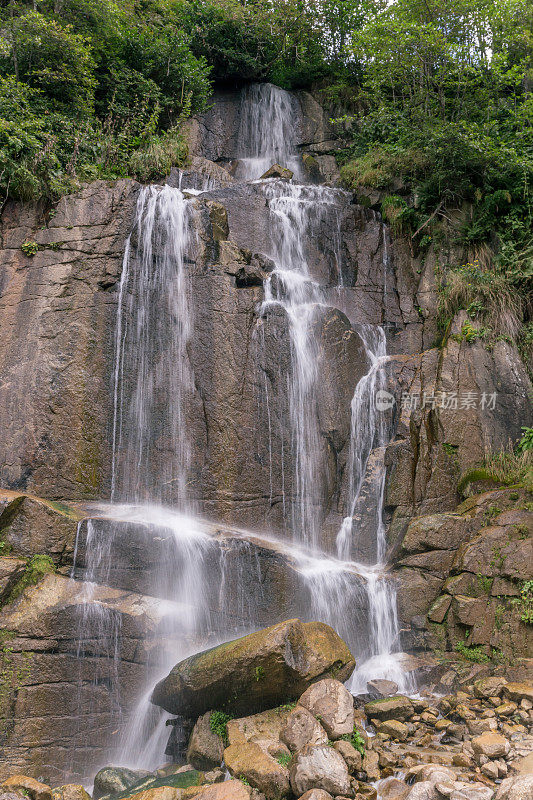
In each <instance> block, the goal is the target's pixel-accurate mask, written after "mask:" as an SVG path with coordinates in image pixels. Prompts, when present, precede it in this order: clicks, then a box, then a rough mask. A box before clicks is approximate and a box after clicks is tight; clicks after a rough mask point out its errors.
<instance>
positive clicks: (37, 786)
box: [2, 775, 52, 800]
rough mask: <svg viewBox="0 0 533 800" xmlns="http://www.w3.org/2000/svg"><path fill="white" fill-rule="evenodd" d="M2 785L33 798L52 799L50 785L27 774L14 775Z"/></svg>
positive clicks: (33, 799) (38, 799) (37, 799)
mask: <svg viewBox="0 0 533 800" xmlns="http://www.w3.org/2000/svg"><path fill="white" fill-rule="evenodd" d="M2 786H3V787H4V789H7V790H8V791H15V792H17V791H18V792H21V793H22V794H24V795H26V797H30V798H31V800H52V789H51V788H50V786H48V785H47V784H46V783H41V782H40V781H37V780H35V778H30V777H28V776H27V775H12V776H11V777H10V778H8V779H7V780H5V781H4V782H3V783H2Z"/></svg>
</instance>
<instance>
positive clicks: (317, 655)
mask: <svg viewBox="0 0 533 800" xmlns="http://www.w3.org/2000/svg"><path fill="white" fill-rule="evenodd" d="M354 666H355V662H354V659H353V656H352V654H351V653H350V651H349V650H348V648H347V647H346V645H345V644H344V642H343V641H342V639H340V637H339V636H338V635H337V634H336V633H335V631H334V630H333V629H332V628H330V627H329V625H325V624H323V623H302V622H300V620H297V619H293V620H288V621H286V622H280V623H278V624H277V625H273V626H271V627H270V628H265V629H263V630H260V631H257V632H256V633H252V634H249V635H248V636H244V637H242V638H241V639H237V640H234V641H231V642H226V643H225V644H223V645H219V646H218V647H213V648H212V649H211V650H206V651H203V652H201V653H197V654H196V655H194V656H191V657H190V658H187V659H185V661H181V662H180V663H179V664H177V665H176V666H175V667H174V669H173V670H172V671H171V672H170V674H169V675H168V676H167V677H166V678H164V679H163V680H162V681H161V682H160V683H158V684H157V686H156V687H155V689H154V692H153V695H152V702H153V703H155V705H159V706H161V707H162V708H164V709H165V710H166V711H170V712H171V713H180V714H187V715H190V716H195V715H198V714H201V713H204V712H205V711H206V710H208V707H211V708H212V707H213V706H215V707H216V706H223V707H225V708H226V707H227V708H228V709H230V710H231V711H233V712H239V711H248V712H250V711H261V710H262V709H264V708H269V707H270V708H271V707H274V706H278V705H281V704H282V703H286V702H288V701H290V700H292V698H294V697H295V696H298V695H299V694H301V693H302V692H304V691H305V690H306V688H307V687H308V686H309V684H311V683H312V682H313V681H316V680H317V679H318V678H321V677H322V676H324V675H327V674H328V673H329V672H330V671H334V672H335V674H336V675H338V676H339V678H340V680H346V679H347V678H348V677H349V676H350V675H351V673H352V671H353V668H354ZM345 691H346V690H345ZM343 732H344V731H343Z"/></svg>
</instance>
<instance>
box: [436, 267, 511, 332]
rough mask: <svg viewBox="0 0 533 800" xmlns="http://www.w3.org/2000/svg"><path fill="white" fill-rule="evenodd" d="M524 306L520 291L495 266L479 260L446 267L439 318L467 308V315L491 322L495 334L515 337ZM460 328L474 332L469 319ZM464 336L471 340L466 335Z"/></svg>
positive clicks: (448, 317) (447, 317)
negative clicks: (492, 266)
mask: <svg viewBox="0 0 533 800" xmlns="http://www.w3.org/2000/svg"><path fill="white" fill-rule="evenodd" d="M523 306H524V304H523V300H522V298H521V296H520V294H519V293H518V292H517V290H516V287H515V286H513V284H512V283H511V282H510V281H509V279H508V277H507V276H506V275H505V274H504V273H502V272H498V271H497V270H495V269H487V268H484V267H482V266H481V264H480V262H479V261H478V260H475V261H473V262H469V263H467V264H463V265H462V266H460V267H457V268H455V269H451V270H448V272H447V274H446V279H445V282H444V284H443V286H442V287H441V289H440V301H439V316H440V319H441V320H446V319H452V318H453V316H454V315H455V314H456V313H457V312H458V311H459V310H461V309H466V311H467V312H468V314H469V316H470V317H474V318H479V319H481V320H482V321H486V322H487V324H490V327H491V329H492V330H493V332H494V333H495V334H497V335H504V336H509V337H513V338H514V337H516V336H517V334H518V333H519V331H520V324H521V319H522V315H523V310H524V308H523ZM463 327H464V328H465V327H466V328H468V330H467V333H468V332H469V331H470V330H472V331H474V328H473V326H472V325H471V324H470V323H469V322H466V323H465V325H464V326H463ZM465 338H466V339H467V341H471V339H468V336H465ZM473 338H476V336H474V337H473Z"/></svg>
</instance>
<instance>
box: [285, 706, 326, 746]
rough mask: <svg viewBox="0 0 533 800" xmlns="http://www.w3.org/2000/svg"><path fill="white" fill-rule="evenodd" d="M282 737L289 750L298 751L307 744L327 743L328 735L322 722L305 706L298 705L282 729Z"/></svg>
mask: <svg viewBox="0 0 533 800" xmlns="http://www.w3.org/2000/svg"><path fill="white" fill-rule="evenodd" d="M280 739H281V741H282V742H284V743H285V744H286V745H287V747H288V748H289V750H292V751H293V752H297V751H298V750H301V749H302V748H303V747H304V746H305V745H306V744H311V745H313V744H327V742H328V735H327V733H326V731H325V730H324V728H323V727H322V725H321V724H320V722H319V721H318V720H317V719H316V717H315V716H314V715H313V714H311V712H310V711H309V710H308V709H307V708H304V707H303V706H296V708H295V709H293V710H292V711H291V712H290V714H289V716H288V717H287V722H286V723H285V727H284V728H283V729H282V730H281V733H280Z"/></svg>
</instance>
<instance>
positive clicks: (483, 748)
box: [472, 731, 511, 759]
mask: <svg viewBox="0 0 533 800" xmlns="http://www.w3.org/2000/svg"><path fill="white" fill-rule="evenodd" d="M472 749H473V751H474V753H476V755H478V756H486V757H487V758H491V759H492V758H502V757H504V756H506V755H507V753H508V752H509V750H510V749H511V745H510V744H509V742H508V741H507V739H506V738H505V736H502V735H501V734H500V733H494V732H493V731H487V732H486V733H482V734H481V735H480V736H474V738H473V739H472Z"/></svg>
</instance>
